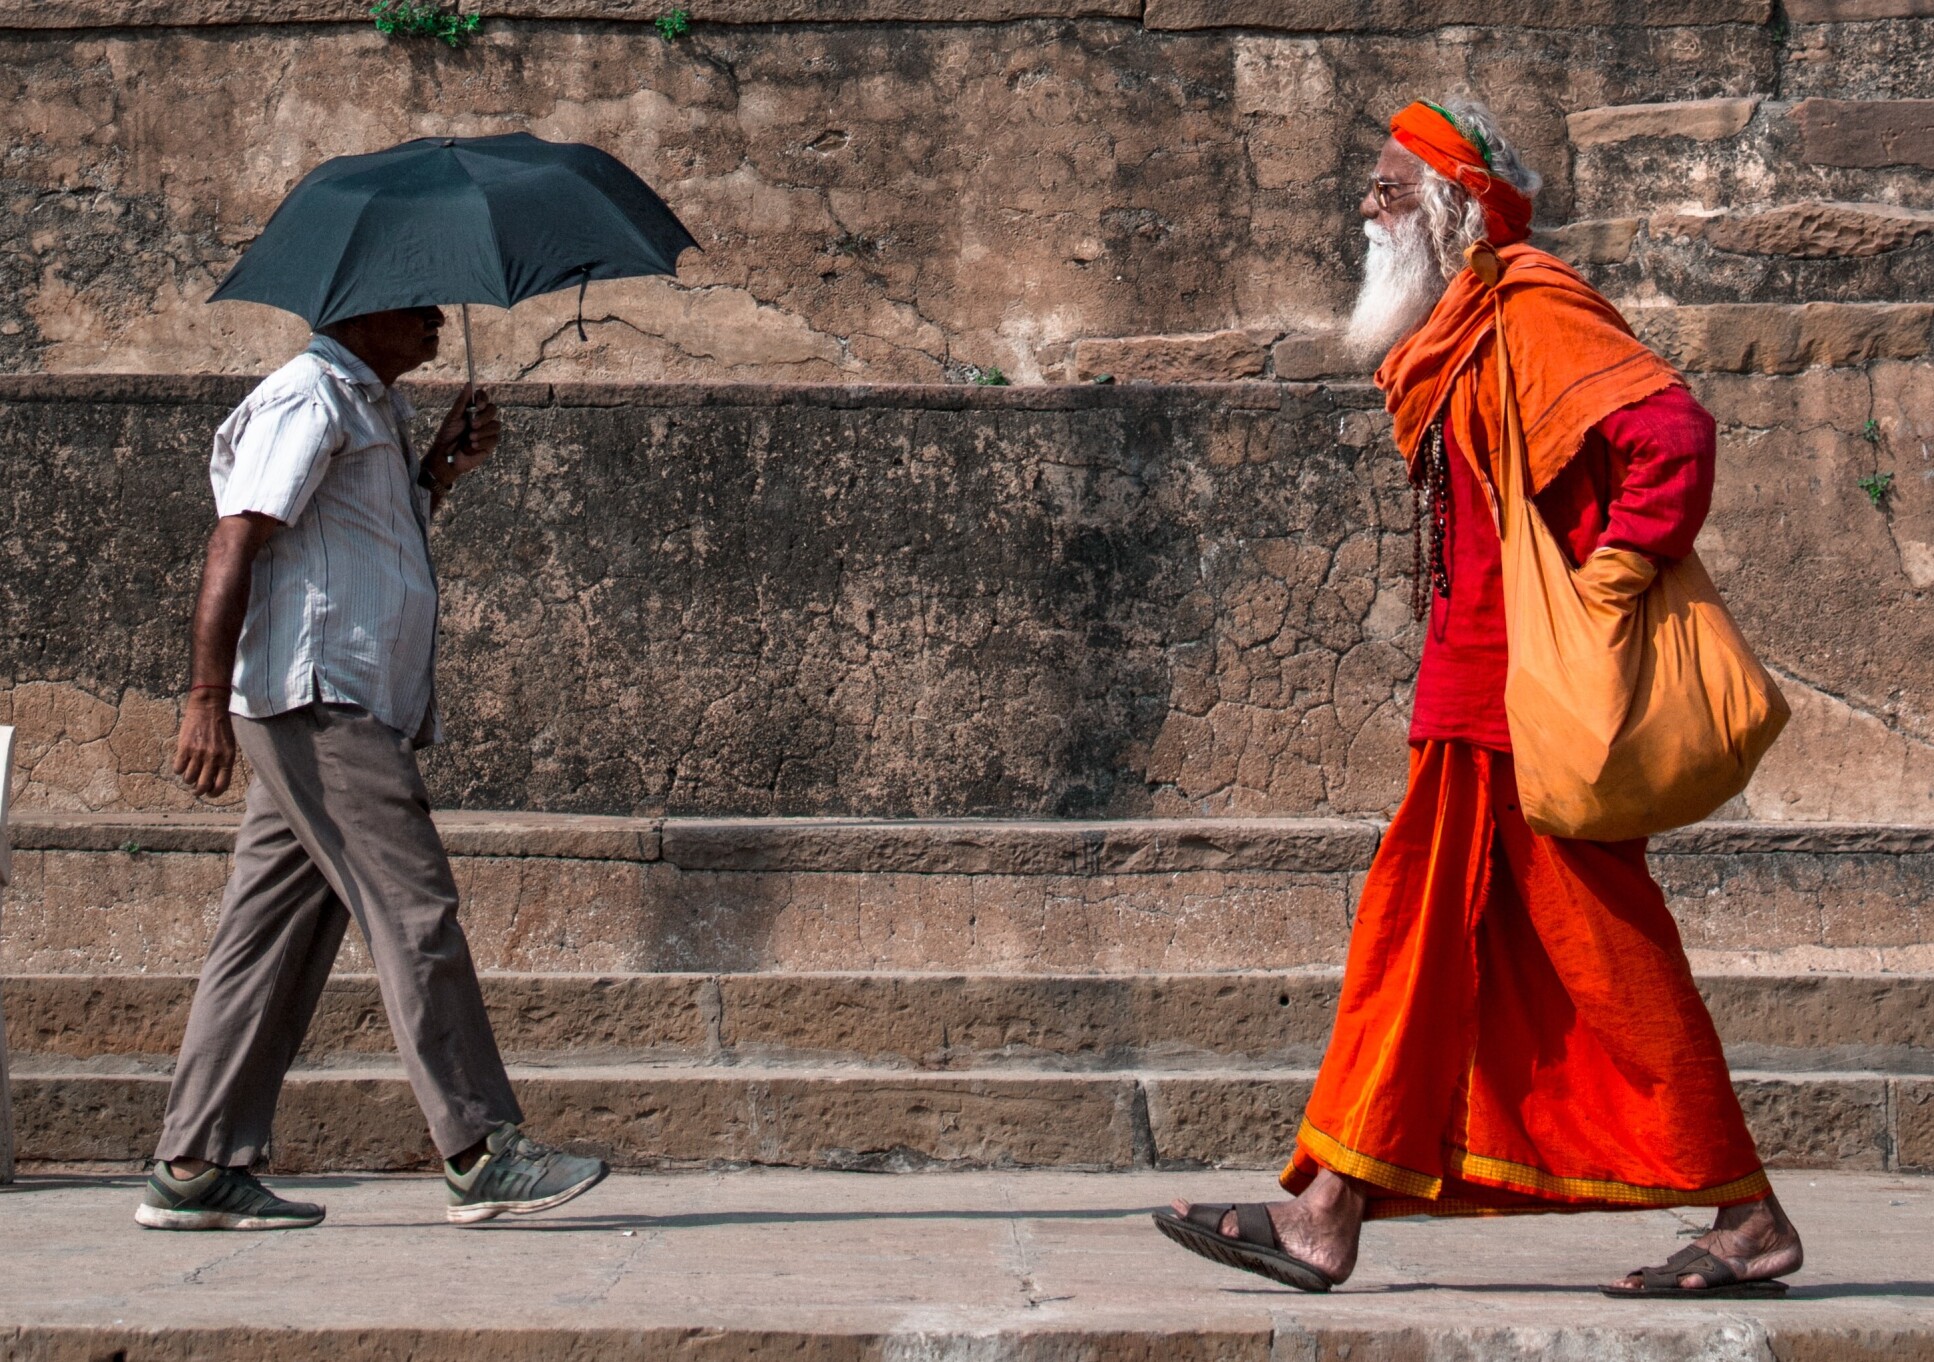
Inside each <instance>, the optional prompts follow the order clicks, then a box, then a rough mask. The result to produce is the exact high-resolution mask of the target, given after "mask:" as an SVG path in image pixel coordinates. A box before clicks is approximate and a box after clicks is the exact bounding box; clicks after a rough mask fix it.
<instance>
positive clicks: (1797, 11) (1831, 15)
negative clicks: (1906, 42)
mask: <svg viewBox="0 0 1934 1362" xmlns="http://www.w3.org/2000/svg"><path fill="white" fill-rule="evenodd" d="M1786 17H1787V18H1788V19H1790V20H1792V21H1793V22H1794V23H1796V24H1845V23H1858V22H1860V21H1863V20H1869V19H1926V18H1929V17H1934V0H1786Z"/></svg>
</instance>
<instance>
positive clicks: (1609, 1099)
mask: <svg viewBox="0 0 1934 1362" xmlns="http://www.w3.org/2000/svg"><path fill="white" fill-rule="evenodd" d="M1537 183H1538V181H1537V177H1536V176H1535V175H1534V174H1533V173H1532V172H1530V171H1529V170H1527V169H1525V168H1524V167H1523V165H1522V164H1521V163H1520V162H1519V160H1518V158H1517V155H1516V154H1515V152H1514V151H1513V150H1512V148H1511V147H1510V145H1509V143H1508V142H1507V141H1506V140H1505V139H1504V137H1503V136H1502V135H1501V134H1500V132H1499V131H1498V129H1497V125H1496V123H1495V121H1494V120H1493V119H1492V117H1491V115H1490V113H1489V111H1488V110H1486V109H1484V108H1483V106H1481V105H1478V104H1475V103H1471V102H1467V101H1460V102H1454V103H1451V104H1449V105H1448V106H1439V105H1434V104H1428V103H1417V104H1412V105H1411V106H1409V107H1408V108H1406V109H1404V110H1403V111H1402V112H1400V113H1399V114H1398V115H1397V116H1396V117H1395V118H1394V119H1393V120H1392V121H1391V138H1390V140H1389V141H1388V142H1387V143H1386V144H1385V146H1384V149H1383V154H1382V156H1381V158H1380V159H1379V160H1378V162H1377V171H1376V178H1375V182H1374V184H1373V186H1372V188H1371V191H1370V193H1369V194H1367V195H1366V196H1365V198H1364V200H1363V204H1362V213H1363V216H1364V217H1365V219H1366V220H1367V222H1366V227H1365V230H1366V233H1367V234H1368V235H1369V236H1370V238H1371V248H1370V258H1369V261H1368V262H1367V264H1366V268H1365V283H1364V288H1363V291H1362V293H1361V295H1360V296H1359V299H1358V305H1357V309H1356V312H1355V314H1354V315H1353V317H1352V319H1351V325H1350V331H1349V333H1348V338H1349V340H1350V343H1351V344H1352V346H1353V347H1355V348H1356V349H1357V350H1358V351H1359V353H1361V354H1362V355H1363V357H1364V358H1365V359H1366V360H1368V359H1372V358H1376V357H1379V356H1380V357H1382V360H1383V363H1382V367H1381V368H1379V369H1378V371H1377V376H1376V378H1377V384H1378V386H1379V387H1381V388H1382V389H1383V390H1384V393H1385V395H1386V397H1387V400H1388V405H1389V408H1390V411H1391V414H1392V416H1393V418H1394V423H1395V437H1396V441H1397V445H1398V448H1399V449H1400V450H1402V451H1403V453H1404V455H1405V457H1406V459H1407V460H1408V461H1409V464H1410V470H1411V480H1412V484H1413V486H1416V487H1418V488H1419V489H1420V491H1421V493H1422V494H1423V497H1424V501H1423V507H1422V509H1421V512H1420V515H1419V525H1420V533H1424V534H1427V535H1428V539H1429V553H1428V555H1427V567H1424V568H1421V569H1420V574H1419V584H1418V585H1419V592H1420V595H1419V602H1418V603H1419V614H1420V616H1423V615H1426V614H1427V616H1428V631H1427V634H1426V637H1425V643H1424V656H1423V662H1422V664H1421V666H1420V668H1419V671H1418V678H1417V693H1416V701H1415V710H1414V715H1413V721H1412V726H1411V762H1410V784H1409V789H1408V791H1407V792H1406V794H1405V796H1404V800H1403V804H1402V806H1401V807H1400V808H1399V809H1398V810H1397V813H1396V815H1395V817H1394V818H1393V820H1392V821H1391V824H1390V828H1389V831H1388V832H1387V833H1386V834H1385V836H1384V839H1383V842H1382V845H1381V847H1380V848H1379V850H1378V852H1377V857H1376V861H1375V864H1374V865H1373V866H1372V867H1371V870H1370V874H1369V877H1368V879H1367V880H1366V882H1365V885H1364V889H1363V895H1362V899H1361V901H1360V903H1359V904H1358V908H1357V918H1356V926H1355V929H1354V932H1353V934H1352V936H1351V941H1350V951H1349V958H1348V962H1347V964H1346V966H1345V969H1344V976H1343V991H1342V998H1341V1001H1340V1003H1339V1005H1338V1008H1337V1015H1336V1021H1335V1025H1334V1027H1333V1029H1332V1033H1331V1037H1330V1045H1329V1050H1328V1052H1327V1054H1326V1055H1325V1057H1324V1061H1323V1067H1322V1071H1321V1072H1320V1073H1319V1075H1318V1077H1317V1080H1316V1087H1315V1090H1314V1092H1313V1093H1312V1094H1311V1097H1310V1102H1309V1106H1308V1109H1307V1110H1306V1112H1305V1114H1304V1118H1303V1123H1302V1127H1301V1129H1300V1130H1299V1131H1298V1132H1297V1137H1296V1147H1295V1151H1294V1153H1293V1155H1292V1156H1291V1158H1290V1161H1289V1165H1288V1167H1287V1168H1286V1169H1284V1171H1283V1174H1282V1178H1281V1181H1282V1184H1283V1186H1284V1187H1285V1188H1286V1189H1288V1190H1289V1191H1290V1192H1292V1193H1295V1194H1296V1199H1295V1200H1293V1201H1280V1202H1272V1203H1267V1204H1264V1203H1250V1204H1246V1205H1239V1206H1191V1205H1190V1204H1189V1203H1187V1202H1179V1201H1178V1202H1176V1203H1175V1204H1174V1206H1173V1208H1172V1209H1170V1210H1166V1211H1161V1212H1158V1213H1157V1216H1156V1222H1157V1225H1158V1226H1159V1227H1160V1228H1161V1230H1162V1232H1163V1233H1164V1234H1166V1235H1168V1237H1169V1238H1171V1239H1173V1240H1175V1241H1176V1242H1177V1243H1180V1244H1181V1245H1182V1246H1183V1247H1185V1248H1189V1249H1191V1250H1193V1251H1195V1252H1197V1253H1200V1254H1203V1255H1204V1256H1206V1257H1209V1258H1212V1259H1215V1260H1216V1261H1218V1262H1222V1263H1226V1264H1227V1265H1229V1266H1232V1267H1239V1268H1243V1269H1245V1270H1248V1271H1252V1272H1258V1273H1261V1274H1262V1275H1264V1276H1268V1277H1271V1278H1274V1279H1275V1280H1278V1281H1282V1282H1285V1283H1287V1284H1289V1285H1293V1286H1298V1287H1301V1288H1303V1289H1305V1290H1316V1291H1323V1290H1328V1289H1329V1288H1330V1287H1331V1286H1332V1285H1334V1284H1336V1283H1338V1282H1341V1281H1343V1280H1344V1279H1345V1278H1347V1277H1348V1276H1349V1275H1350V1272H1351V1270H1352V1268H1353V1267H1354V1266H1355V1262H1356V1253H1357V1240H1358V1235H1359V1231H1360V1229H1361V1226H1362V1222H1363V1221H1364V1220H1366V1219H1378V1218H1383V1217H1388V1216H1407V1215H1419V1214H1423V1215H1508V1214H1517V1213H1526V1212H1537V1211H1609V1210H1639V1209H1646V1208H1653V1207H1662V1206H1712V1207H1716V1208H1718V1215H1717V1219H1716V1222H1715V1224H1714V1226H1713V1229H1712V1230H1711V1231H1710V1232H1709V1233H1707V1234H1706V1235H1705V1236H1703V1237H1702V1238H1700V1239H1699V1240H1698V1241H1697V1242H1696V1243H1694V1244H1693V1245H1691V1246H1689V1247H1687V1248H1685V1249H1682V1250H1681V1251H1680V1252H1679V1253H1677V1254H1674V1255H1673V1256H1672V1257H1671V1258H1669V1259H1668V1260H1667V1262H1666V1263H1665V1264H1664V1265H1663V1266H1660V1267H1654V1268H1645V1269H1640V1270H1638V1271H1635V1272H1633V1273H1631V1274H1629V1275H1628V1276H1626V1277H1624V1278H1622V1279H1621V1280H1619V1281H1616V1282H1613V1283H1610V1284H1608V1285H1607V1286H1605V1287H1604V1288H1603V1289H1604V1290H1605V1291H1606V1292H1607V1294H1611V1295H1623V1296H1658V1295H1688V1294H1699V1295H1711V1296H1738V1295H1775V1294H1780V1293H1782V1292H1784V1290H1785V1285H1784V1284H1783V1283H1781V1282H1777V1281H1775V1280H1773V1279H1774V1278H1776V1277H1778V1276H1780V1275H1781V1274H1784V1273H1788V1272H1791V1271H1794V1270H1795V1269H1797V1268H1798V1267H1799V1266H1800V1263H1801V1259H1802V1255H1801V1249H1800V1241H1799V1237H1798V1235H1797V1234H1796V1233H1795V1232H1794V1230H1793V1227H1792V1225H1791V1224H1790V1223H1789V1222H1788V1221H1787V1219H1786V1217H1785V1215H1784V1213H1783V1212H1782V1211H1781V1209H1780V1206H1779V1203H1778V1201H1777V1200H1776V1199H1775V1198H1774V1196H1773V1193H1772V1188H1771V1186H1770V1185H1769V1184H1768V1182H1767V1179H1766V1174H1765V1172H1764V1171H1763V1169H1762V1168H1761V1166H1760V1161H1759V1157H1758V1154H1757V1153H1756V1151H1755V1149H1754V1146H1753V1139H1752V1136H1751V1135H1750V1134H1749V1133H1748V1131H1747V1129H1746V1123H1745V1119H1744V1117H1743V1115H1742V1114H1741V1112H1740V1108H1739V1102H1738V1099H1737V1098H1736V1097H1735V1096H1734V1094H1733V1089H1732V1085H1731V1081H1730V1078H1729V1075H1728V1073H1727V1069H1726V1061H1725V1057H1724V1055H1723V1053H1722V1052H1721V1049H1720V1044H1719V1037H1718V1034H1717V1032H1716V1031H1715V1030H1714V1028H1713V1024H1712V1019H1711V1017H1710V1016H1709V1015H1708V1013H1707V1011H1706V1008H1705V1004H1704V1002H1703V1001H1702V1000H1701V998H1700V997H1699V994H1698V992H1697V990H1696V989H1695V987H1694V985H1693V979H1692V972H1691V969H1690V967H1689V966H1688V964H1687V962H1686V957H1685V952H1684V949H1683V947H1682V946H1681V944H1680V940H1679V933H1678V929H1677V926H1676V924H1675V923H1674V922H1673V920H1672V917H1671V915H1670V913H1669V912H1668V911H1667V910H1666V906H1665V898H1664V895H1663V894H1662V893H1661V892H1660V890H1659V887H1658V885H1657V884H1656V883H1655V882H1654V881H1653V879H1652V877H1651V875H1650V873H1649V872H1648V871H1647V869H1646V865H1645V843H1644V841H1643V840H1639V841H1632V842H1618V843H1604V842H1587V841H1578V840H1571V839H1565V838H1557V837H1547V836H1543V835H1540V834H1537V833H1534V832H1532V831H1531V829H1530V828H1529V827H1528V826H1527V825H1526V823H1525V820H1524V816H1523V814H1522V813H1521V812H1520V811H1519V808H1518V802H1517V791H1516V784H1515V780H1514V776H1513V768H1512V762H1511V737H1510V732H1509V729H1508V727H1507V725H1506V723H1505V712H1504V679H1505V670H1506V665H1507V661H1508V657H1507V652H1506V644H1505V631H1504V607H1503V592H1502V567H1501V555H1500V546H1499V542H1498V532H1497V521H1496V518H1495V505H1496V498H1495V492H1494V487H1495V481H1494V479H1493V476H1492V469H1491V466H1490V460H1491V458H1493V457H1495V456H1496V454H1497V452H1498V451H1499V450H1500V448H1501V445H1502V413H1501V411H1500V410H1499V400H1498V370H1497V362H1498V361H1497V343H1498V342H1497V337H1496V334H1495V321H1494V316H1495V314H1494V311H1493V293H1492V285H1491V284H1490V283H1487V282H1486V281H1485V280H1484V279H1481V278H1480V277H1479V275H1478V272H1477V271H1476V270H1474V269H1472V268H1470V267H1469V265H1468V264H1467V259H1470V258H1476V257H1469V256H1467V251H1469V250H1470V249H1471V248H1472V247H1474V246H1475V247H1477V250H1478V252H1479V253H1481V254H1488V253H1489V252H1494V253H1495V257H1496V261H1497V262H1498V263H1500V264H1501V266H1502V271H1501V274H1500V275H1497V276H1496V277H1497V283H1496V287H1497V289H1498V290H1500V291H1501V294H1502V299H1503V306H1504V310H1505V312H1506V314H1507V315H1508V317H1509V318H1510V326H1511V330H1510V344H1511V369H1512V374H1513V379H1514V382H1515V386H1516V396H1517V401H1518V405H1519V408H1520V411H1521V412H1522V418H1523V426H1524V430H1525V434H1526V441H1527V444H1528V446H1529V454H1530V464H1531V482H1532V489H1533V491H1534V493H1535V500H1536V502H1537V505H1538V509H1539V511H1540V513H1541V514H1542V515H1543V517H1544V519H1545V521H1546V523H1547V524H1548V525H1549V526H1550V527H1551V528H1552V530H1553V531H1554V532H1555V533H1556V534H1557V535H1558V536H1559V537H1560V539H1561V540H1562V541H1563V542H1564V543H1565V544H1566V546H1567V548H1568V550H1569V551H1570V553H1571V555H1572V557H1573V560H1574V561H1575V562H1577V561H1582V560H1583V559H1584V558H1586V557H1588V556H1590V555H1591V554H1592V553H1594V552H1596V551H1598V550H1600V549H1630V550H1636V551H1638V552H1641V553H1645V554H1649V555H1651V556H1652V557H1654V558H1655V559H1671V558H1676V557H1682V556H1684V555H1685V554H1686V553H1688V552H1690V551H1691V548H1692V541H1693V537H1694V535H1696V534H1697V532H1698V529H1699V525H1700V522H1701V521H1702V520H1703V519H1704V518H1705V514H1706V509H1707V506H1708V504H1709V502H1710V498H1711V489H1712V471H1713V444H1714V438H1713V437H1714V427H1713V422H1712V419H1711V417H1710V416H1708V415H1707V414H1706V413H1705V411H1704V410H1703V409H1702V408H1701V407H1700V406H1699V405H1698V403H1697V402H1696V401H1694V400H1693V398H1692V396H1691V394H1690V393H1688V392H1687V391H1686V388H1685V386H1684V384H1683V383H1682V381H1681V380H1680V378H1679V375H1678V374H1677V373H1676V372H1675V371H1674V370H1673V369H1672V367H1671V366H1670V365H1669V364H1667V363H1666V362H1665V361H1664V360H1662V359H1660V358H1659V357H1658V356H1657V355H1655V354H1653V353H1652V352H1651V351H1650V350H1648V349H1646V348H1645V347H1644V346H1643V345H1641V344H1640V343H1639V342H1638V341H1637V340H1636V339H1635V338H1634V337H1633V336H1632V334H1631V331H1630V330H1629V328H1627V327H1626V325H1625V323H1624V320H1623V319H1622V318H1621V317H1620V316H1619V314H1618V313H1617V311H1616V310H1615V309H1614V308H1613V307H1612V306H1611V304H1610V303H1608V302H1606V301H1605V299H1603V298H1602V297H1600V296H1599V295H1598V294H1597V293H1596V292H1595V291H1593V290H1592V288H1591V287H1590V286H1589V285H1588V284H1586V283H1585V281H1584V280H1583V279H1581V278H1579V277H1578V275H1577V274H1575V273H1574V272H1573V271H1572V270H1570V269H1569V268H1568V267H1566V266H1565V265H1564V264H1563V263H1562V262H1560V261H1558V260H1557V259H1555V258H1553V257H1552V256H1549V255H1547V254H1545V253H1544V252H1542V251H1539V250H1536V249H1534V248H1532V247H1530V246H1528V245H1525V244H1523V241H1524V238H1525V237H1526V236H1527V235H1528V232H1529V225H1530V220H1531V199H1530V196H1531V194H1533V193H1535V192H1536V189H1537ZM1479 243H1485V244H1483V245H1480V244H1479ZM1485 263H1486V264H1487V265H1488V264H1490V263H1491V262H1490V261H1489V260H1486V261H1485ZM1425 557H1426V555H1425V554H1424V552H1423V550H1422V546H1421V540H1420V550H1419V559H1420V563H1422V562H1424V560H1425ZM1426 599H1427V601H1428V609H1427V610H1425V609H1424V608H1423V606H1424V601H1425V600H1426Z"/></svg>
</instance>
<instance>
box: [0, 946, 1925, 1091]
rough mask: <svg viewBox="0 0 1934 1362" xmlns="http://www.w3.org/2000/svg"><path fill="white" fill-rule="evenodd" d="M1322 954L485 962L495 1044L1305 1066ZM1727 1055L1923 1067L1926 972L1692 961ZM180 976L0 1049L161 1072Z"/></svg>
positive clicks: (369, 1035)
mask: <svg viewBox="0 0 1934 1362" xmlns="http://www.w3.org/2000/svg"><path fill="white" fill-rule="evenodd" d="M1339 977H1340V976H1339V972H1338V971H1336V970H1334V969H1320V968H1319V969H1307V970H1295V971H1253V972H1245V973H1231V974H1142V975H1013V974H850V973H841V974H822V973H767V974H726V975H701V974H630V975H576V974H486V975H485V976H484V996H485V999H486V1001H487V1003H488V1005H489V1007H490V1013H491V1018H492V1022H493V1024H494V1025H495V1027H496V1032H497V1037H498V1043H499V1044H500V1045H501V1046H502V1047H503V1049H504V1051H505V1053H506V1054H507V1055H509V1056H510V1057H512V1058H513V1059H522V1060H529V1061H532V1062H551V1061H554V1060H557V1059H559V1058H568V1060H569V1061H571V1062H576V1063H587V1062H595V1063H606V1062H621V1061H633V1062H652V1061H677V1062H683V1063H712V1064H719V1065H733V1064H742V1063H750V1064H759V1065H768V1066H772V1065H777V1066H784V1065H801V1064H803V1065H816V1064H865V1065H869V1066H874V1067H882V1068H903V1069H916V1070H932V1071H949V1070H966V1069H1001V1070H1007V1069H1023V1068H1024V1069H1030V1070H1034V1071H1060V1072H1081V1071H1093V1070H1103V1069H1125V1068H1156V1069H1170V1070H1187V1069H1199V1068H1205V1067H1209V1068H1230V1067H1235V1068H1243V1067H1261V1068H1267V1067H1295V1066H1313V1065H1315V1064H1317V1063H1318V1062H1319V1061H1320V1060H1321V1058H1322V1054H1323V1047H1324V1045H1325V1043H1326V1041H1327V1037H1328V1030H1329V1024H1330V1016H1331V1013H1332V1012H1333V1011H1334V1009H1335V1006H1336V994H1337V986H1338V980H1339ZM1699 984H1700V989H1701V991H1702V992H1703V993H1704V995H1705V997H1706V1001H1707V1004H1708V1006H1710V1007H1711V1008H1712V1011H1713V1016H1714V1019H1715V1021H1716V1022H1717V1024H1718V1026H1719V1032H1720V1035H1721V1037H1722V1038H1723V1039H1724V1040H1725V1042H1726V1048H1727V1053H1728V1056H1729V1058H1730V1059H1731V1060H1732V1062H1733V1063H1734V1064H1735V1065H1736V1066H1740V1067H1743V1068H1751V1069H1774V1070H1789V1071H1810V1072H1822V1071H1834V1070H1855V1069H1858V1070H1874V1071H1886V1072H1891V1073H1901V1074H1907V1073H1915V1074H1934V976H1930V975H1926V974H1809V975H1795V976H1781V975H1764V974H1709V975H1703V976H1701V977H1700V980H1699ZM193 992H194V979H193V977H192V976H188V975H71V974H41V975H14V976H10V977H4V976H0V998H4V1000H5V1004H6V1009H7V1017H8V1028H9V1032H10V1036H11V1041H12V1045H13V1049H14V1052H15V1054H16V1055H17V1056H18V1057H20V1058H21V1059H22V1060H23V1061H33V1060H38V1059H46V1060H49V1061H57V1062H66V1061H88V1062H91V1063H94V1064H95V1065H96V1066H111V1067H119V1068H122V1069H136V1070H139V1069H145V1070H148V1071H163V1070H165V1068H166V1066H167V1065H168V1064H169V1063H170V1062H171V1061H172V1057H173V1055H174V1053H175V1051H176V1050H177V1049H178V1048H179V1046H180V1043H181V1033H182V1028H183V1026H184V1025H185V1023H186V1021H187V1016H188V1006H189V1002H190V1000H191V998H192V996H193ZM391 1053H393V1045H392V1042H391V1037H390V1031H389V1024H388V1021H387V1019H386V1017H385V1015H384V1012H383V1005H382V1000H381V998H380V997H379V995H378V992H377V987H376V979H375V977H374V976H373V975H368V974H344V975H338V976H337V977H336V978H334V979H332V980H331V981H330V983H329V986H328V988H327V990H326V991H325V992H324V995H323V1000H322V1004H321V1006H320V1008H319V1009H318V1011H317V1015H316V1018H315V1022H314V1024H313V1025H312V1026H311V1027H310V1031H309V1038H308V1043H307V1046H306V1047H305V1049H304V1051H303V1055H304V1059H305V1061H306V1062H308V1063H311V1064H318V1065H327V1064H344V1063H355V1062H357V1061H358V1060H360V1059H363V1058H366V1057H369V1056H374V1055H385V1054H391Z"/></svg>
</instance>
